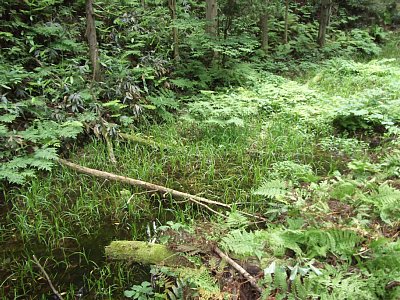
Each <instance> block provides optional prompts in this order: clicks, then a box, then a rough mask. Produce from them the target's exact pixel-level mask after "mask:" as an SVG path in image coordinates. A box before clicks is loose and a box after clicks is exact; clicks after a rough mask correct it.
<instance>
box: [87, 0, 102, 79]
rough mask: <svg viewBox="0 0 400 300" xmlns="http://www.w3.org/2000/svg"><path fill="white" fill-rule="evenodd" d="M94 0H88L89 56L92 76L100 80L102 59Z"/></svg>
mask: <svg viewBox="0 0 400 300" xmlns="http://www.w3.org/2000/svg"><path fill="white" fill-rule="evenodd" d="M93 1H94V0H86V38H87V41H88V45H89V56H90V62H91V64H92V74H93V75H92V76H93V80H94V81H98V80H100V76H101V74H100V61H99V50H98V46H97V35H96V25H95V19H94V14H93Z"/></svg>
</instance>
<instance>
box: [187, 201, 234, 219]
mask: <svg viewBox="0 0 400 300" xmlns="http://www.w3.org/2000/svg"><path fill="white" fill-rule="evenodd" d="M191 201H192V202H194V203H197V204H198V205H201V206H203V207H205V208H207V209H208V210H209V211H211V212H213V213H214V214H216V215H218V216H220V217H222V218H226V216H225V215H223V214H221V213H220V212H218V211H216V210H214V209H212V208H211V207H209V206H208V205H207V204H204V203H201V202H199V201H196V200H194V199H191Z"/></svg>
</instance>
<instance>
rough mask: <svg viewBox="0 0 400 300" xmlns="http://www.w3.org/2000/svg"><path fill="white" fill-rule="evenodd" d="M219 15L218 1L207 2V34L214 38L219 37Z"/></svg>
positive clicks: (209, 0) (210, 0) (208, 0)
mask: <svg viewBox="0 0 400 300" xmlns="http://www.w3.org/2000/svg"><path fill="white" fill-rule="evenodd" d="M217 14H218V4H217V0H206V21H207V24H206V33H208V34H209V35H210V36H213V37H215V36H217V27H218V22H217Z"/></svg>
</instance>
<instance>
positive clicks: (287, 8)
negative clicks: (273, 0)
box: [283, 0, 289, 44]
mask: <svg viewBox="0 0 400 300" xmlns="http://www.w3.org/2000/svg"><path fill="white" fill-rule="evenodd" d="M288 31H289V0H286V2H285V32H284V36H283V42H284V43H285V44H287V43H288Z"/></svg>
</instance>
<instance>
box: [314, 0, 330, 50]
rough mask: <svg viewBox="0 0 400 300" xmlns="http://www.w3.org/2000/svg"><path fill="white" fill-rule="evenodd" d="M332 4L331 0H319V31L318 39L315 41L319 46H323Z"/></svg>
mask: <svg viewBox="0 0 400 300" xmlns="http://www.w3.org/2000/svg"><path fill="white" fill-rule="evenodd" d="M332 4H333V1H332V0H321V10H320V16H319V31H318V39H317V42H318V44H319V46H320V47H324V46H325V41H326V31H327V28H328V26H329V21H330V17H331V10H332Z"/></svg>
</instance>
